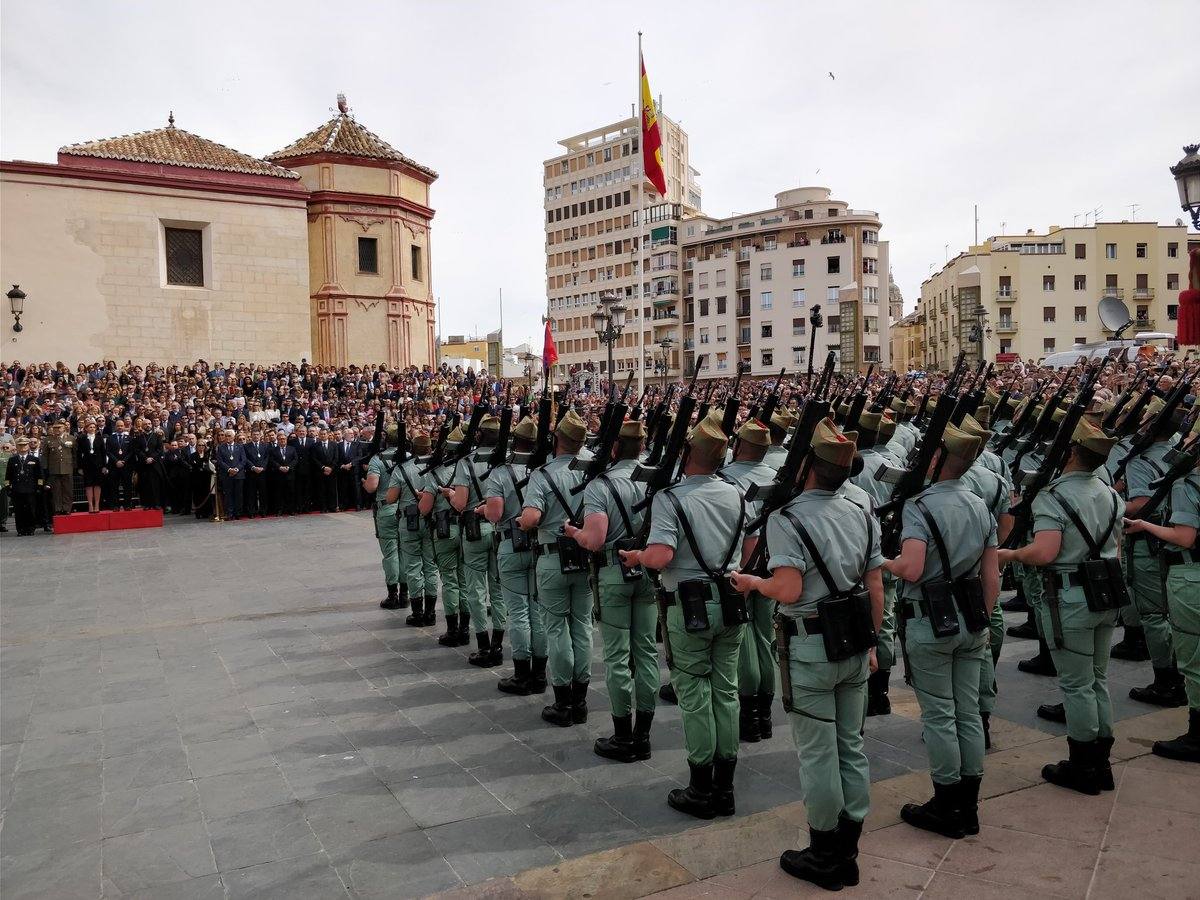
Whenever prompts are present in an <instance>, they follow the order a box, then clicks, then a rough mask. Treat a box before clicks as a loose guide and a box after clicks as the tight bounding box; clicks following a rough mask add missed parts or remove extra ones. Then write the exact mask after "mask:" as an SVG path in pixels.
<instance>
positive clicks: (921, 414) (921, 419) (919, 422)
mask: <svg viewBox="0 0 1200 900" xmlns="http://www.w3.org/2000/svg"><path fill="white" fill-rule="evenodd" d="M929 387H930V386H929V385H928V384H926V385H925V393H924V394H922V395H921V403H920V405H919V406H917V414H916V415H915V416H913V420H912V424H913V428H918V429H921V430H922V431H924V430H925V410H926V409H927V408H928V407H929Z"/></svg>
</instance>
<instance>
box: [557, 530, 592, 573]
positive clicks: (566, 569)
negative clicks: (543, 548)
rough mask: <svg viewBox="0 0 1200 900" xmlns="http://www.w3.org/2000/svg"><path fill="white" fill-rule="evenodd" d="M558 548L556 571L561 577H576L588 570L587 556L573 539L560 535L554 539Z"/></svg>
mask: <svg viewBox="0 0 1200 900" xmlns="http://www.w3.org/2000/svg"><path fill="white" fill-rule="evenodd" d="M555 543H556V544H557V546H558V571H559V572H561V573H562V574H563V575H577V574H578V573H580V572H586V571H587V569H588V555H587V553H585V552H584V549H583V548H582V547H580V546H579V544H578V542H576V540H575V539H574V538H569V537H567V536H566V535H565V534H560V535H559V536H558V537H557V538H555Z"/></svg>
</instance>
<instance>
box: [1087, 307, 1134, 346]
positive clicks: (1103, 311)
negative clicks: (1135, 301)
mask: <svg viewBox="0 0 1200 900" xmlns="http://www.w3.org/2000/svg"><path fill="white" fill-rule="evenodd" d="M1096 308H1097V311H1098V312H1099V313H1100V321H1101V323H1103V325H1104V327H1105V328H1107V329H1108V330H1109V331H1111V332H1112V333H1113V339H1114V340H1119V339H1120V337H1121V332H1122V331H1124V330H1125V329H1126V328H1128V327H1129V326H1130V325H1132V324H1133V319H1131V318H1130V317H1129V307H1128V306H1126V305H1125V301H1123V300H1119V299H1117V298H1116V297H1101V298H1100V303H1099V304H1097V307H1096Z"/></svg>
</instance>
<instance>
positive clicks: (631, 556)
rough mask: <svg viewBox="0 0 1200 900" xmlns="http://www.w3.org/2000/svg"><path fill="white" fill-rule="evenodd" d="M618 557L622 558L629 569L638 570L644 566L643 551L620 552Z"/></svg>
mask: <svg viewBox="0 0 1200 900" xmlns="http://www.w3.org/2000/svg"><path fill="white" fill-rule="evenodd" d="M617 555H618V556H620V557H621V562H623V563H625V568H627V569H636V568H637V567H638V566H640V565H641V564H642V551H641V550H618V551H617Z"/></svg>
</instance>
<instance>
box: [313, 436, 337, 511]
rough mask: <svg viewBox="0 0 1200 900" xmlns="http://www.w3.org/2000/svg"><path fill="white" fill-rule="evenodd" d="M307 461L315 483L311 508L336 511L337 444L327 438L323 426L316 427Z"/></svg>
mask: <svg viewBox="0 0 1200 900" xmlns="http://www.w3.org/2000/svg"><path fill="white" fill-rule="evenodd" d="M308 462H309V465H310V466H311V467H312V474H313V478H314V482H315V485H316V490H315V491H314V493H313V509H315V510H319V511H321V512H337V479H338V445H337V442H336V441H331V440H330V439H329V432H328V431H327V430H326V429H325V427H324V426H320V427H319V429H318V438H317V442H316V443H315V444H313V446H312V450H311V452H310V454H309V457H308Z"/></svg>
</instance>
